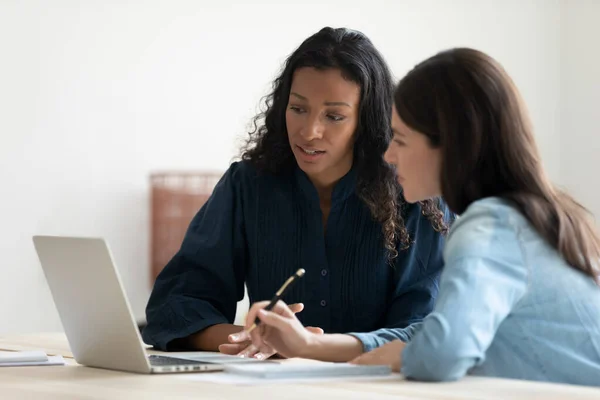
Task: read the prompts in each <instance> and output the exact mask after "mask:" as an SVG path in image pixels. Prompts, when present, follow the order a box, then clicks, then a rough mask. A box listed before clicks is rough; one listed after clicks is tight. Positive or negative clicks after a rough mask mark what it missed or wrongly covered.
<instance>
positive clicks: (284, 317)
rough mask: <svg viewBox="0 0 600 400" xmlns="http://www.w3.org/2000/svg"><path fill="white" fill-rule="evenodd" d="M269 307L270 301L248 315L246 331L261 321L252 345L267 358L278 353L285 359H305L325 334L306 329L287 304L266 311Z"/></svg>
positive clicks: (311, 328)
mask: <svg viewBox="0 0 600 400" xmlns="http://www.w3.org/2000/svg"><path fill="white" fill-rule="evenodd" d="M268 304H269V302H268V301H263V302H259V303H255V304H253V305H252V307H251V308H250V310H249V311H248V316H247V317H246V327H245V331H247V330H248V329H249V328H250V327H251V326H252V325H253V324H254V320H255V319H256V317H258V318H259V319H260V321H261V323H260V324H259V325H258V327H257V328H256V329H254V330H253V331H252V332H251V333H250V337H251V340H252V345H253V346H254V347H256V348H257V349H258V351H259V352H260V353H263V354H266V353H269V352H273V351H274V352H277V353H279V354H280V355H281V356H283V357H288V358H291V357H302V356H303V355H304V354H306V353H307V350H308V349H309V348H310V346H311V345H312V344H313V343H314V342H315V340H316V339H315V338H316V337H317V336H319V335H321V334H323V330H322V329H320V328H313V327H309V328H305V327H304V326H303V325H302V323H300V321H299V320H298V318H296V315H295V313H294V311H293V310H292V309H291V308H290V307H288V306H287V305H286V304H285V303H284V302H283V301H279V302H277V304H276V305H275V307H273V309H272V310H271V311H265V310H263V309H264V308H265V307H266V306H267V305H268Z"/></svg>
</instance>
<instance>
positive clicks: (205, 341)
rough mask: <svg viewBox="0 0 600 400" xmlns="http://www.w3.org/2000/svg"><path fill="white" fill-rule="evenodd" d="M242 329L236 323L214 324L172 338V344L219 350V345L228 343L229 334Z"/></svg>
mask: <svg viewBox="0 0 600 400" xmlns="http://www.w3.org/2000/svg"><path fill="white" fill-rule="evenodd" d="M243 329H244V327H243V326H238V325H232V324H216V325H212V326H209V327H208V328H206V329H203V330H202V331H200V332H197V333H194V334H192V335H190V336H188V337H185V338H181V339H177V340H174V341H173V346H174V347H179V348H184V349H190V350H203V351H219V345H221V344H223V343H229V340H228V337H229V335H231V334H232V333H238V332H240V331H242V330H243Z"/></svg>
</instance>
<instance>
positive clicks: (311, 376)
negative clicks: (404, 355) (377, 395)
mask: <svg viewBox="0 0 600 400" xmlns="http://www.w3.org/2000/svg"><path fill="white" fill-rule="evenodd" d="M181 378H182V379H186V380H193V381H202V382H214V383H222V384H232V385H264V384H274V383H299V382H325V381H337V380H349V379H351V380H353V381H355V380H369V381H372V380H391V379H400V375H399V374H392V372H391V369H390V368H389V367H388V366H383V365H379V366H372V365H371V366H365V365H352V364H341V363H318V364H315V363H311V364H297V363H290V364H286V363H281V364H261V363H256V364H245V365H228V366H226V367H225V371H224V372H216V373H210V374H193V375H191V374H190V375H185V376H181Z"/></svg>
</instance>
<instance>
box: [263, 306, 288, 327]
mask: <svg viewBox="0 0 600 400" xmlns="http://www.w3.org/2000/svg"><path fill="white" fill-rule="evenodd" d="M286 308H287V307H286ZM287 311H290V310H289V308H287ZM287 311H286V312H287ZM290 314H291V316H292V317H293V316H294V314H293V313H292V312H291V311H290ZM286 317H287V316H284V315H279V314H278V313H276V312H272V311H265V310H260V311H259V312H258V318H260V320H261V322H263V323H264V324H266V325H268V326H270V327H273V328H275V329H277V330H280V331H284V330H286V329H287V328H288V327H289V326H290V317H287V318H286Z"/></svg>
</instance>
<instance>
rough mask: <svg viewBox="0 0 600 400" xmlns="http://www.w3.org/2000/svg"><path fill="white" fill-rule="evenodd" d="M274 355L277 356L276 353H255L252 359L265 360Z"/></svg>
mask: <svg viewBox="0 0 600 400" xmlns="http://www.w3.org/2000/svg"><path fill="white" fill-rule="evenodd" d="M275 354H277V352H276V351H270V352H269V351H265V352H260V353H256V355H255V356H254V358H256V359H257V360H266V359H267V358H270V357H272V356H274V355H275Z"/></svg>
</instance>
